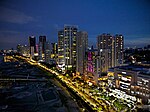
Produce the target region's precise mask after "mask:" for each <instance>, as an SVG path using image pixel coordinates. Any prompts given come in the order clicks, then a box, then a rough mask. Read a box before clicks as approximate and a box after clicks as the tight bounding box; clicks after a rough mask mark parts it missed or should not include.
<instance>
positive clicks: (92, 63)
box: [84, 49, 99, 84]
mask: <svg viewBox="0 0 150 112" xmlns="http://www.w3.org/2000/svg"><path fill="white" fill-rule="evenodd" d="M98 59H99V57H98V51H97V49H90V50H88V52H87V65H86V73H85V77H84V80H86V82H88V83H93V84H97V81H98V77H99V73H98V72H99V68H98V64H99V63H98Z"/></svg>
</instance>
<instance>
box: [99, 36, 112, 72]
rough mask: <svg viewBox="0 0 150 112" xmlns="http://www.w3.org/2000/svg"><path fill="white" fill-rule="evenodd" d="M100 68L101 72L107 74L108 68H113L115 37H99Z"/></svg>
mask: <svg viewBox="0 0 150 112" xmlns="http://www.w3.org/2000/svg"><path fill="white" fill-rule="evenodd" d="M97 46H98V55H99V56H100V59H99V63H100V64H99V65H100V66H99V68H100V71H101V72H106V71H107V70H108V68H111V67H113V55H114V52H113V50H114V48H113V36H111V35H110V34H102V35H99V36H98V37H97Z"/></svg>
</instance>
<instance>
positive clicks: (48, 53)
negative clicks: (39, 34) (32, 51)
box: [44, 42, 51, 63]
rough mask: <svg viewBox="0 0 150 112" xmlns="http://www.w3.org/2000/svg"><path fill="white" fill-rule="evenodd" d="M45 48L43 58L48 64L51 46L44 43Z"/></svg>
mask: <svg viewBox="0 0 150 112" xmlns="http://www.w3.org/2000/svg"><path fill="white" fill-rule="evenodd" d="M44 46H45V48H44V51H45V53H44V57H45V62H46V63H50V55H51V44H50V43H49V42H45V45H44Z"/></svg>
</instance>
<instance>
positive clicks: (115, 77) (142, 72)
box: [108, 66, 150, 104]
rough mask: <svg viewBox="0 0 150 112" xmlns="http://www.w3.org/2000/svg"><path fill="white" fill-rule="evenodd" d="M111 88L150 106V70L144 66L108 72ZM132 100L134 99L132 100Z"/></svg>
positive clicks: (124, 67)
mask: <svg viewBox="0 0 150 112" xmlns="http://www.w3.org/2000/svg"><path fill="white" fill-rule="evenodd" d="M108 79H109V80H108V82H109V86H110V87H113V88H116V89H119V90H120V91H123V92H124V93H125V94H128V95H131V96H135V97H136V99H135V100H136V101H138V102H140V101H142V102H143V103H144V104H150V69H149V68H148V67H144V66H120V67H116V68H114V69H112V70H108ZM131 100H132V99H131Z"/></svg>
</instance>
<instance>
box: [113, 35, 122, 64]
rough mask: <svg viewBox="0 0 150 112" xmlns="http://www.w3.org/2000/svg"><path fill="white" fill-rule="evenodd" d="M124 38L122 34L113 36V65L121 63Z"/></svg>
mask: <svg viewBox="0 0 150 112" xmlns="http://www.w3.org/2000/svg"><path fill="white" fill-rule="evenodd" d="M123 50H124V38H123V36H122V35H118V34H117V35H115V38H114V66H120V65H122V64H123V57H124V55H123Z"/></svg>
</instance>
